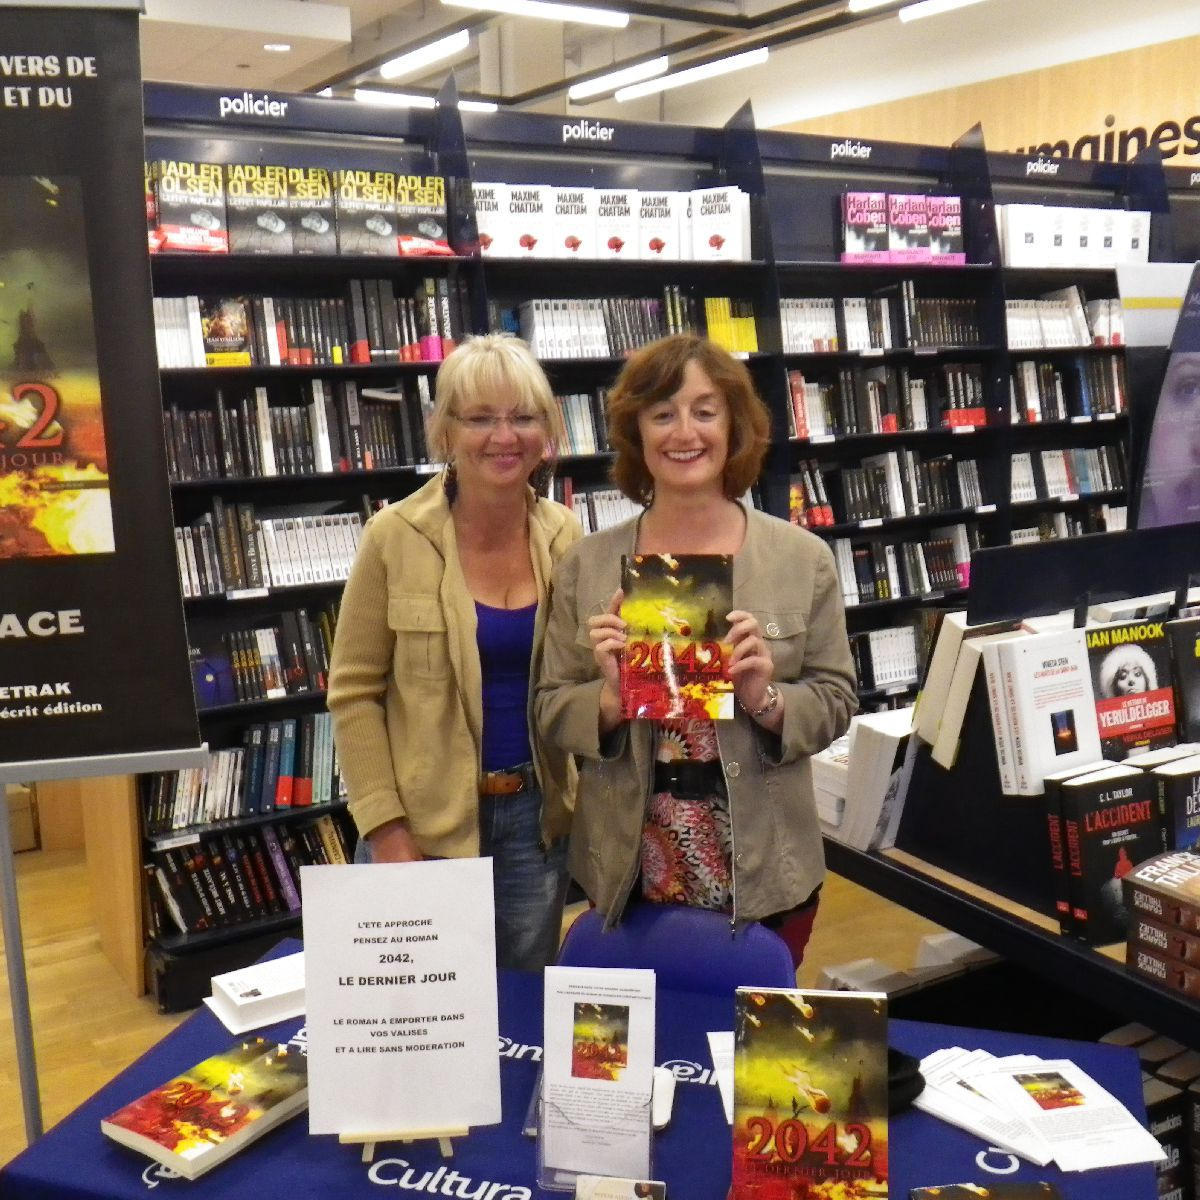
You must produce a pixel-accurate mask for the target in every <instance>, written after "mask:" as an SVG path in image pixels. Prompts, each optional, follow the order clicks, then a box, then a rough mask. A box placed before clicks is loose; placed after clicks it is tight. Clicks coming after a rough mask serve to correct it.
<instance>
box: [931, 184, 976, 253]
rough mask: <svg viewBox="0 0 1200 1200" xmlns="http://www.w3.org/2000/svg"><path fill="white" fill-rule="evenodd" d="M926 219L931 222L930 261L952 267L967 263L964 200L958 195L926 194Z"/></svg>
mask: <svg viewBox="0 0 1200 1200" xmlns="http://www.w3.org/2000/svg"><path fill="white" fill-rule="evenodd" d="M925 219H926V221H927V222H928V224H929V261H930V262H933V263H938V264H941V265H943V266H952V267H956V266H961V265H962V264H963V263H965V262H966V261H967V255H966V252H965V251H964V249H963V226H962V200H961V199H960V198H959V197H958V196H926V197H925Z"/></svg>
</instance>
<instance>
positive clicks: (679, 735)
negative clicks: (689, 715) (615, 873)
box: [642, 719, 733, 912]
mask: <svg viewBox="0 0 1200 1200" xmlns="http://www.w3.org/2000/svg"><path fill="white" fill-rule="evenodd" d="M655 732H656V738H655V755H654V756H655V759H656V760H657V761H658V762H679V761H680V760H682V759H688V760H691V761H693V762H713V761H715V760H717V759H718V758H719V757H720V755H719V753H718V750H717V733H716V728H715V727H714V725H713V723H712V721H707V720H696V719H683V720H672V721H659V722H657V723H656V730H655ZM732 849H733V829H732V825H731V823H730V818H729V804H728V801H727V800H725V799H724V798H723V797H720V796H715V795H709V796H703V797H687V798H683V797H679V796H674V795H672V794H671V793H670V792H655V794H654V795H653V796H652V797H651V798H650V810H649V813H648V814H647V817H646V824H645V826H644V828H643V830H642V896H643V898H644V899H646V900H650V901H653V902H654V903H658V904H686V905H689V906H690V907H692V908H710V909H717V910H722V911H726V912H727V911H729V910H730V909H731V908H732V903H733V888H732V884H733V875H732V868H731V862H732Z"/></svg>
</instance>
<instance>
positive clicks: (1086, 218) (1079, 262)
mask: <svg viewBox="0 0 1200 1200" xmlns="http://www.w3.org/2000/svg"><path fill="white" fill-rule="evenodd" d="M1072 211H1073V212H1074V213H1075V227H1076V229H1075V232H1076V242H1075V254H1074V256H1073V258H1072V260H1071V262H1070V263H1069V264H1068V265H1069V266H1072V267H1099V266H1103V263H1102V262H1101V261H1100V252H1099V245H1100V238H1099V233H1100V210H1099V209H1095V208H1076V209H1073V210H1072Z"/></svg>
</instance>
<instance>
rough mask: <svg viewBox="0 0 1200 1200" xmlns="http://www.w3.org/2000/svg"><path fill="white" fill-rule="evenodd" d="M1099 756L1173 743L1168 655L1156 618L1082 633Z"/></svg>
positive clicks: (1115, 756)
mask: <svg viewBox="0 0 1200 1200" xmlns="http://www.w3.org/2000/svg"><path fill="white" fill-rule="evenodd" d="M1085 636H1086V639H1087V648H1088V658H1089V662H1090V664H1091V675H1092V688H1093V690H1094V692H1095V697H1096V719H1097V721H1098V723H1099V728H1100V738H1101V748H1102V751H1103V754H1104V757H1105V758H1110V759H1117V760H1120V759H1123V758H1125V756H1126V755H1128V754H1129V753H1130V752H1132V751H1136V750H1140V749H1150V750H1152V749H1154V748H1156V747H1158V746H1161V745H1169V744H1170V743H1172V742H1174V741H1175V740H1176V739H1175V693H1174V689H1173V687H1172V680H1171V655H1170V648H1169V645H1168V642H1167V637H1166V633H1165V629H1164V622H1163V621H1162V620H1155V619H1150V620H1142V621H1120V622H1115V623H1113V624H1107V625H1096V626H1090V627H1089V628H1088V629H1087V631H1086V635H1085Z"/></svg>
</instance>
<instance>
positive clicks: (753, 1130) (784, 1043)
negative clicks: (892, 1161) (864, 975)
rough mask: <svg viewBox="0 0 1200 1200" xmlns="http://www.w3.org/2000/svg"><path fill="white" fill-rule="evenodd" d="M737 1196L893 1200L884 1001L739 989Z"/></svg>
mask: <svg viewBox="0 0 1200 1200" xmlns="http://www.w3.org/2000/svg"><path fill="white" fill-rule="evenodd" d="M733 1073H734V1090H733V1188H732V1191H731V1193H730V1195H731V1197H732V1200H796V1198H797V1197H804V1200H868V1198H872V1200H886V1197H887V1195H888V1107H887V1076H888V1069H887V997H886V996H885V995H883V994H882V993H876V992H819V991H813V992H798V991H792V990H788V989H779V988H738V990H737V996H736V1011H735V1017H734V1067H733Z"/></svg>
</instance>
